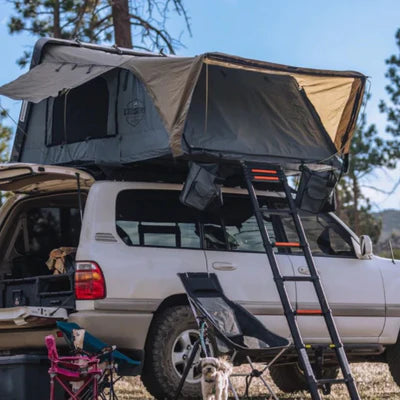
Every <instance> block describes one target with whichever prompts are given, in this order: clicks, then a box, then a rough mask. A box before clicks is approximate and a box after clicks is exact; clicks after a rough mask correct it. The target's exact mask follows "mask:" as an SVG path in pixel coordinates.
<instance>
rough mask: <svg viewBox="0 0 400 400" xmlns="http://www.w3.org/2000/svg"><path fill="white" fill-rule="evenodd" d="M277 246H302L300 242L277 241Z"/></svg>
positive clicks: (275, 244)
mask: <svg viewBox="0 0 400 400" xmlns="http://www.w3.org/2000/svg"><path fill="white" fill-rule="evenodd" d="M274 246H275V247H301V245H300V243H299V242H275V243H274Z"/></svg>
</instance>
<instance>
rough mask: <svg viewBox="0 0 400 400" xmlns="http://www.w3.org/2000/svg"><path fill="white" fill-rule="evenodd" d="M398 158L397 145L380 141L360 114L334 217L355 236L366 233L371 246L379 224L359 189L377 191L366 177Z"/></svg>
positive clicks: (375, 239)
mask: <svg viewBox="0 0 400 400" xmlns="http://www.w3.org/2000/svg"><path fill="white" fill-rule="evenodd" d="M367 100H368V99H367V98H366V99H365V101H367ZM399 158H400V144H399V142H398V141H397V140H389V139H385V138H383V137H382V136H381V135H380V134H379V133H378V131H377V128H376V126H375V125H373V124H372V125H368V123H367V116H366V113H365V111H363V112H362V113H361V114H360V117H359V120H358V124H357V129H356V131H355V133H354V136H353V140H352V143H351V147H350V161H349V171H348V174H347V175H345V176H344V177H343V178H342V180H341V182H340V183H339V185H338V191H337V194H338V200H339V205H340V207H339V210H338V214H339V216H340V217H341V218H342V219H344V220H345V221H346V222H347V223H348V224H349V225H350V226H351V227H352V228H353V230H354V231H355V232H356V233H357V234H358V235H360V234H368V235H369V236H371V238H372V239H373V241H374V242H375V243H376V242H377V241H378V239H379V236H380V232H381V228H382V224H381V222H380V221H377V220H376V219H375V218H374V217H373V216H372V214H371V208H372V206H371V201H370V199H368V198H367V197H366V196H365V195H364V194H363V188H370V189H374V190H377V191H381V189H380V188H379V187H378V185H370V184H369V183H368V178H369V177H370V176H371V174H372V173H373V172H374V171H376V169H377V168H382V167H385V168H388V169H394V168H395V167H396V165H397V162H398V159H399Z"/></svg>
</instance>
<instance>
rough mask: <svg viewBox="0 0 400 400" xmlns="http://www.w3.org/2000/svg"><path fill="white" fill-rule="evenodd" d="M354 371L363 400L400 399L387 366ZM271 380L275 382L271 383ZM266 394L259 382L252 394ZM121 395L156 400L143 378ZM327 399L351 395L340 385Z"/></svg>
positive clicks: (122, 388)
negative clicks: (145, 385)
mask: <svg viewBox="0 0 400 400" xmlns="http://www.w3.org/2000/svg"><path fill="white" fill-rule="evenodd" d="M243 368H244V367H240V368H239V369H241V370H243ZM352 371H353V373H354V376H355V379H356V381H357V383H358V388H359V391H360V395H361V398H362V399H363V400H383V399H390V400H400V388H399V387H398V386H397V385H396V384H395V383H394V382H393V379H392V377H391V375H390V373H389V370H388V368H387V365H386V364H353V365H352ZM236 372H237V371H236ZM234 379H239V378H234ZM268 381H269V382H271V380H268ZM233 383H234V385H235V387H237V388H238V389H239V391H240V390H243V389H244V385H243V380H242V379H241V380H240V381H235V380H234V381H233ZM272 386H273V385H272ZM273 387H274V386H273ZM274 389H275V390H277V388H276V387H274ZM266 393H267V392H266V389H265V388H264V387H263V386H261V385H259V384H258V383H257V384H254V385H253V386H252V391H251V395H252V396H253V397H252V399H253V400H258V399H260V400H261V399H265V395H266ZM277 393H278V397H279V398H280V399H286V400H289V399H290V400H308V399H310V396H308V395H305V394H303V393H298V394H296V395H292V396H289V395H287V394H286V395H284V394H283V393H280V392H278V391H277ZM118 395H119V398H120V399H121V400H128V399H129V400H134V399H141V400H142V399H152V397H151V396H150V395H149V394H148V393H147V392H146V390H145V388H144V387H143V385H142V384H141V381H140V378H124V380H123V381H121V382H120V383H118ZM324 399H326V400H344V399H348V396H347V394H346V390H345V388H344V387H342V386H337V387H336V388H334V389H333V390H332V394H331V395H329V396H325V397H324Z"/></svg>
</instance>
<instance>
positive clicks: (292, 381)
mask: <svg viewBox="0 0 400 400" xmlns="http://www.w3.org/2000/svg"><path fill="white" fill-rule="evenodd" d="M270 373H271V378H272V380H273V381H274V383H275V385H276V386H278V388H279V389H280V390H281V391H282V392H285V393H293V392H299V391H302V390H308V385H307V381H306V379H305V377H304V373H303V371H302V370H301V368H300V366H299V365H298V364H297V363H296V364H288V365H282V366H277V367H271V369H270ZM338 373H339V370H338V369H337V368H336V367H329V368H324V369H323V370H322V377H323V378H324V379H335V378H336V377H337V376H338Z"/></svg>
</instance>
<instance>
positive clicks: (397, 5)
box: [0, 0, 400, 209]
mask: <svg viewBox="0 0 400 400" xmlns="http://www.w3.org/2000/svg"><path fill="white" fill-rule="evenodd" d="M185 4H186V5H187V10H188V14H189V15H190V17H191V24H192V32H193V35H192V37H190V36H189V35H188V34H184V35H183V36H182V41H183V42H184V44H185V45H186V47H185V48H182V49H180V50H179V51H178V53H179V54H182V55H193V54H198V53H203V52H206V51H222V52H226V53H232V54H237V55H241V56H245V57H250V58H256V59H261V60H267V61H271V62H277V63H283V64H289V65H296V66H305V67H313V68H329V69H351V70H357V71H360V72H362V73H364V74H366V75H368V76H369V77H370V80H371V94H372V97H371V100H370V101H369V103H368V106H367V114H368V121H369V122H370V123H375V124H376V125H377V126H378V128H379V130H380V132H382V134H383V135H384V127H385V116H384V115H382V114H380V113H379V110H378V103H379V99H382V98H386V93H385V89H384V87H385V85H386V83H387V81H386V79H385V76H384V75H385V71H386V65H385V59H386V58H387V57H388V56H389V55H391V54H393V53H395V52H398V49H397V48H396V45H395V41H394V34H395V32H396V30H397V29H398V28H400V1H399V0H397V1H396V0H379V1H378V0H347V1H346V0H336V1H325V0H318V1H316V0H304V1H298V0H286V1H276V0H247V1H243V0H201V1H199V0H186V1H185ZM11 10H12V9H11V6H10V4H8V3H7V2H5V0H0V38H1V40H0V53H1V54H2V61H1V63H0V84H3V83H5V82H8V81H10V80H11V79H13V78H15V77H17V76H18V75H19V74H20V73H21V70H20V69H19V67H17V66H16V64H15V60H16V59H17V58H18V57H19V56H20V55H21V53H22V51H23V50H24V49H28V48H29V47H30V46H32V45H33V44H34V42H35V40H36V39H35V38H33V37H31V36H29V35H26V34H23V35H16V36H12V37H10V36H9V35H8V31H7V26H6V25H7V21H8V18H9V16H10V13H11ZM169 26H170V29H171V30H172V31H174V32H176V34H179V33H180V32H181V30H182V29H183V24H182V21H181V20H180V19H179V18H176V17H173V18H171V19H170V21H169ZM1 104H2V105H3V106H5V107H7V108H9V109H10V112H11V115H12V116H13V117H14V118H15V119H16V118H17V116H18V111H19V103H18V102H16V101H10V100H8V99H6V98H4V97H3V98H1ZM399 178H400V167H399V168H397V169H396V170H395V171H388V172H387V171H381V172H377V173H376V174H375V175H374V176H371V177H370V179H369V182H367V184H370V185H375V186H378V187H379V188H381V189H382V190H388V189H390V187H391V186H392V185H393V183H394V182H396V181H397V180H398V179H399ZM365 193H366V194H367V195H368V196H369V197H370V198H371V200H372V202H373V204H374V207H375V208H376V209H383V208H389V207H391V208H400V189H399V190H398V191H397V192H396V193H395V194H393V195H392V196H389V197H388V196H387V195H384V194H380V193H377V192H374V191H371V190H365Z"/></svg>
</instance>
